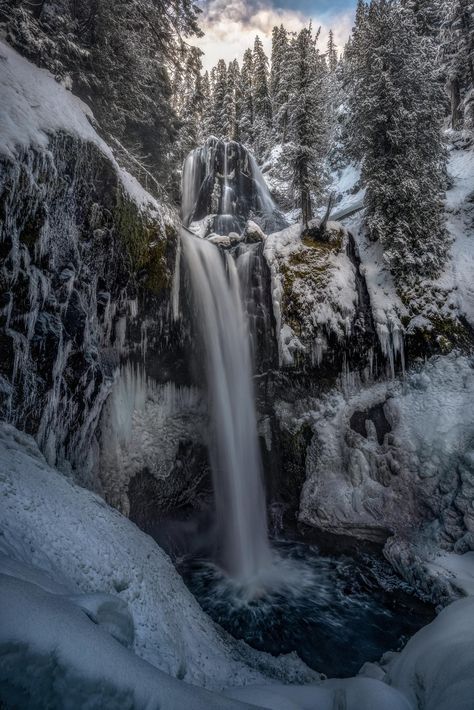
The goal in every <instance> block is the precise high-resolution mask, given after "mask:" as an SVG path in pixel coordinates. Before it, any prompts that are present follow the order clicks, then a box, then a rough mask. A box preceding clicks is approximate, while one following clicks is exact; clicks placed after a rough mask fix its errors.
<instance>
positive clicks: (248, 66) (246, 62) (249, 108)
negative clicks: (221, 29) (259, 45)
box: [239, 49, 254, 146]
mask: <svg viewBox="0 0 474 710" xmlns="http://www.w3.org/2000/svg"><path fill="white" fill-rule="evenodd" d="M239 93H240V100H241V114H240V123H239V130H240V140H241V141H242V143H244V144H245V145H248V146H251V145H253V139H254V102H253V53H252V50H251V49H247V50H246V52H245V53H244V58H243V62H242V71H241V72H240V92H239Z"/></svg>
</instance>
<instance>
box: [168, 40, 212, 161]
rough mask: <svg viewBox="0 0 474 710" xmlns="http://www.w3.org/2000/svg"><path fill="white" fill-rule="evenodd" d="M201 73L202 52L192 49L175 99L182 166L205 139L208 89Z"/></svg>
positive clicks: (177, 146) (179, 156) (177, 149)
mask: <svg viewBox="0 0 474 710" xmlns="http://www.w3.org/2000/svg"><path fill="white" fill-rule="evenodd" d="M201 72H202V61H201V50H200V49H198V48H197V47H192V48H191V50H190V51H189V52H188V56H187V59H186V64H185V67H184V72H183V74H182V76H181V81H180V84H179V87H178V96H177V97H175V107H176V111H177V113H178V116H179V118H180V121H181V125H180V130H179V139H178V141H177V143H176V146H175V154H176V161H177V163H178V164H181V163H182V162H183V160H184V158H185V157H186V155H187V154H188V153H189V152H190V151H191V150H193V149H194V148H196V147H197V146H198V145H199V144H200V143H201V142H202V141H203V139H204V134H203V123H204V112H205V108H206V94H205V91H206V89H205V85H204V79H203V77H202V74H201Z"/></svg>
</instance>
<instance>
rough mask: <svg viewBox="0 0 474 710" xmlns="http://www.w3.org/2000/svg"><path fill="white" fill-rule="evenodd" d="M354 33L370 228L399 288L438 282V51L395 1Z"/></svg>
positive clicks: (377, 1) (355, 117)
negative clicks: (421, 279) (425, 281)
mask: <svg viewBox="0 0 474 710" xmlns="http://www.w3.org/2000/svg"><path fill="white" fill-rule="evenodd" d="M356 30H357V31H356V32H355V33H354V38H353V44H352V47H351V51H350V71H351V81H352V86H351V92H350V109H351V118H350V132H351V133H352V135H353V136H354V139H355V140H354V142H353V143H352V144H351V145H352V147H353V148H354V147H356V150H355V157H357V158H360V156H362V158H363V162H362V180H363V183H364V184H365V186H366V189H367V192H366V199H365V205H366V227H367V230H368V233H369V235H370V237H371V238H372V239H374V240H380V242H381V244H382V245H383V247H384V254H385V258H386V260H387V262H388V264H389V265H390V268H391V270H392V272H393V273H394V275H395V276H396V277H397V279H398V282H399V283H400V284H403V283H408V282H410V281H411V280H413V279H414V278H415V277H417V276H420V277H424V276H426V277H431V276H435V275H436V274H437V273H439V271H440V269H441V268H442V266H443V263H444V261H445V259H446V253H447V249H448V240H447V236H446V231H445V228H444V224H443V205H442V201H441V194H442V192H441V191H442V186H443V168H444V159H445V155H444V150H443V146H442V142H441V135H440V129H441V123H442V101H441V96H440V88H439V84H438V83H437V82H436V80H435V79H436V77H435V71H436V68H435V51H434V47H433V44H432V42H430V41H426V40H425V39H424V38H423V37H421V36H420V34H419V33H418V32H417V26H416V18H415V17H414V15H413V12H412V10H411V9H410V8H409V7H404V6H401V5H400V4H399V3H397V2H394V1H393V0H372V2H371V4H370V6H369V7H368V9H367V11H364V12H363V13H361V14H360V16H359V22H358V25H357V27H356Z"/></svg>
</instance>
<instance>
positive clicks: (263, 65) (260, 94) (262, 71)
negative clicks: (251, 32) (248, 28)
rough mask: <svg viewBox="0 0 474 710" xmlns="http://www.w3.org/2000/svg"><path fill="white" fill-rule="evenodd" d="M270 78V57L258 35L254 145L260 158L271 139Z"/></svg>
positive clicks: (255, 47) (254, 73) (254, 61)
mask: <svg viewBox="0 0 474 710" xmlns="http://www.w3.org/2000/svg"><path fill="white" fill-rule="evenodd" d="M268 80H269V71H268V57H267V55H266V54H265V51H264V49H263V45H262V41H261V39H260V37H258V36H257V37H255V43H254V48H253V112H254V122H253V137H254V141H253V145H254V150H255V153H256V155H257V156H258V157H259V158H262V157H263V155H264V153H265V150H266V149H267V147H268V144H269V140H270V127H271V119H272V106H271V102H270V93H269V89H268Z"/></svg>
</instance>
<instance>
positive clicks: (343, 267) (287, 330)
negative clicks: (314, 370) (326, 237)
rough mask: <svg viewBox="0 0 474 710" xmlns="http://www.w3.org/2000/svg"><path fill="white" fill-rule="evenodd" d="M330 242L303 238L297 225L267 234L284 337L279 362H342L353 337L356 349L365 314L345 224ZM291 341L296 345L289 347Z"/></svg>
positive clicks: (276, 311)
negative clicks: (361, 311)
mask: <svg viewBox="0 0 474 710" xmlns="http://www.w3.org/2000/svg"><path fill="white" fill-rule="evenodd" d="M331 237H332V238H331V240H330V241H329V242H325V243H323V242H318V241H315V240H314V239H311V238H310V237H308V236H306V237H305V236H302V229H301V225H298V224H296V225H293V226H292V227H288V228H287V229H284V230H283V231H282V232H277V233H275V234H271V235H270V236H268V237H267V239H266V241H265V246H264V255H265V258H266V259H267V262H268V264H269V266H270V269H271V274H272V296H273V310H274V316H275V320H276V325H277V333H278V336H279V351H280V364H281V365H282V366H284V367H295V366H297V365H298V364H300V365H301V364H306V365H309V366H310V367H316V366H320V365H321V363H322V362H323V360H324V359H326V360H328V361H332V360H336V361H338V362H339V361H340V362H342V359H343V357H342V356H343V352H344V349H345V348H344V346H345V345H347V344H348V342H349V341H350V340H351V338H354V342H353V343H352V345H353V347H352V351H355V350H356V347H355V346H354V343H355V342H356V341H357V336H358V334H359V333H354V327H355V325H356V323H355V322H356V320H358V321H359V322H358V325H357V329H361V330H363V327H361V326H362V322H363V321H364V317H363V316H361V317H360V318H359V319H358V316H359V315H360V312H359V306H361V307H362V305H363V304H361V303H359V295H358V289H357V279H358V273H357V266H356V265H355V264H354V262H353V261H352V260H351V258H350V256H349V254H348V241H349V236H348V234H347V232H346V231H345V230H344V229H343V228H342V227H341V226H340V225H335V227H334V229H332V230H331ZM290 343H291V346H290V345H289V344H290Z"/></svg>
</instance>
